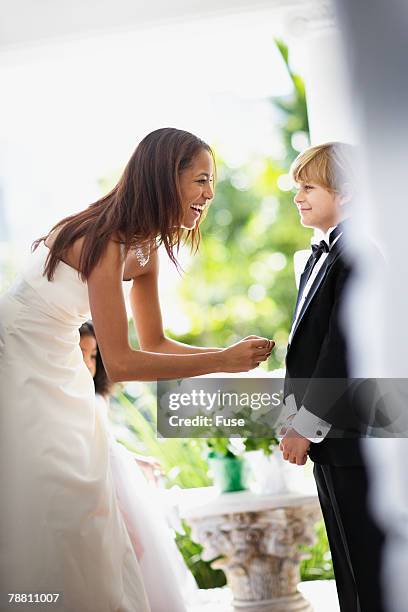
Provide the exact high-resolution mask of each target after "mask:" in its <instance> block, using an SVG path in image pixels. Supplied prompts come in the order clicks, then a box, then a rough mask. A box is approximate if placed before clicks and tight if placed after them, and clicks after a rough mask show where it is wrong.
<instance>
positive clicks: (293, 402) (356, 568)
mask: <svg viewBox="0 0 408 612" xmlns="http://www.w3.org/2000/svg"><path fill="white" fill-rule="evenodd" d="M352 156H353V153H352V147H351V146H350V145H346V144H343V143H339V142H332V143H326V144H322V145H318V146H315V147H311V148H309V149H307V150H306V151H304V152H303V153H301V154H300V155H299V156H298V157H297V158H296V160H295V161H294V163H293V165H292V169H291V171H292V176H293V178H294V180H295V182H296V184H297V185H298V189H297V193H296V196H295V204H296V206H297V208H298V211H299V215H300V220H301V223H302V225H303V226H305V227H311V228H314V229H316V230H320V232H322V234H323V240H322V241H321V242H320V244H319V245H318V246H316V245H314V246H313V254H312V255H311V257H310V258H309V260H308V262H307V264H306V267H305V270H304V272H303V274H302V276H301V279H300V285H299V294H298V299H297V303H296V308H295V314H294V318H293V324H292V329H291V333H290V336H289V344H288V349H287V355H286V379H285V398H286V399H285V402H286V405H287V406H293V409H294V410H293V414H292V415H291V417H289V419H288V423H287V425H286V433H285V435H284V438H283V439H282V442H281V446H280V447H281V450H282V452H283V456H284V458H285V459H286V460H288V461H290V462H291V463H297V464H298V465H303V464H304V463H305V462H306V460H307V454H309V456H310V458H311V459H312V461H313V462H314V476H315V480H316V484H317V490H318V494H319V500H320V504H321V507H322V512H323V517H324V521H325V524H326V530H327V535H328V538H329V543H330V549H331V554H332V559H333V568H334V573H335V578H336V585H337V592H338V597H339V602H340V609H341V611H342V612H382V611H383V607H382V602H381V592H380V551H381V545H382V540H383V536H382V534H381V533H380V531H379V530H378V528H377V526H376V525H375V524H374V522H373V521H372V519H371V517H370V512H369V508H368V502H367V475H366V470H365V467H364V464H363V459H362V456H361V453H360V448H359V440H358V439H357V437H356V435H355V432H356V431H358V422H357V419H356V417H355V412H353V409H352V406H351V403H350V400H349V397H348V395H347V393H344V391H345V389H346V387H347V378H348V376H349V367H348V359H347V344H346V338H345V335H344V333H343V330H342V328H341V322H340V318H341V307H342V302H343V299H344V295H345V290H346V285H347V282H348V280H349V277H350V272H351V269H350V265H349V262H348V261H347V260H346V259H345V257H344V249H345V245H344V242H343V231H344V227H345V226H347V221H346V218H347V216H348V208H349V207H350V200H351V192H352V182H353V181H352V176H353V162H352ZM325 379H326V383H325ZM333 379H336V380H333ZM353 433H354V437H353V436H352V434H353ZM339 437H340V438H341V439H339Z"/></svg>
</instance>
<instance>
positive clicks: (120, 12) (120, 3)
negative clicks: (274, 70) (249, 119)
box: [0, 0, 310, 50]
mask: <svg viewBox="0 0 408 612" xmlns="http://www.w3.org/2000/svg"><path fill="white" fill-rule="evenodd" d="M308 2H310V0H205V2H204V1H203V0H150V1H149V0H2V2H1V5H0V50H7V49H8V50H10V48H13V47H16V46H17V47H20V46H27V45H32V44H37V43H41V42H51V41H52V40H53V39H54V40H55V39H61V38H65V39H67V38H68V39H69V38H77V37H82V36H87V35H90V34H95V33H99V32H100V33H107V32H112V31H114V30H120V29H134V28H135V27H136V28H137V27H144V26H146V25H151V24H155V25H159V24H161V23H163V24H165V23H169V22H171V21H180V20H183V19H186V20H189V19H190V20H191V19H192V18H193V19H194V20H197V19H199V18H200V17H208V16H214V15H222V14H228V13H236V12H244V11H251V12H254V11H256V10H259V11H269V10H274V9H288V8H292V7H293V6H301V5H303V7H304V5H305V4H307V3H308Z"/></svg>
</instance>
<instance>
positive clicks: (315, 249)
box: [312, 240, 330, 262]
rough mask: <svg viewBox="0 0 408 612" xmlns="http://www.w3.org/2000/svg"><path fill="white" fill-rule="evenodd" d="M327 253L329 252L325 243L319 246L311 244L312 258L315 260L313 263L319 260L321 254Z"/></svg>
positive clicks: (320, 243) (322, 242)
mask: <svg viewBox="0 0 408 612" xmlns="http://www.w3.org/2000/svg"><path fill="white" fill-rule="evenodd" d="M329 251H330V247H329V245H328V244H327V242H325V241H324V240H322V241H321V242H319V244H312V257H313V259H314V260H315V262H316V261H317V260H318V259H320V256H321V255H322V254H323V253H328V252H329Z"/></svg>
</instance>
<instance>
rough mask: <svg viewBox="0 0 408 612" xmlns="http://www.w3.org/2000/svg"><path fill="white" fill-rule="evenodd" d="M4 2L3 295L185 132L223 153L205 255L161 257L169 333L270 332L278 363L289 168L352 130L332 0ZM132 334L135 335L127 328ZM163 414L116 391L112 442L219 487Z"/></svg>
mask: <svg viewBox="0 0 408 612" xmlns="http://www.w3.org/2000/svg"><path fill="white" fill-rule="evenodd" d="M2 11H5V12H6V17H5V18H4V19H3V20H2V22H3V26H2V31H1V40H0V75H1V82H2V85H3V88H2V96H1V99H0V288H1V290H2V291H4V290H5V289H6V288H7V287H8V286H9V285H10V283H11V282H12V281H13V279H14V277H15V275H16V274H17V273H18V272H19V270H20V269H21V267H22V266H23V265H24V263H25V261H26V260H27V258H28V257H29V254H30V244H31V242H32V241H33V240H34V239H35V238H37V237H38V236H40V235H43V234H44V233H46V232H47V231H48V230H49V229H50V228H51V226H52V225H53V224H54V223H55V222H56V221H58V220H59V219H61V218H62V217H64V216H65V215H67V214H69V213H73V212H75V211H79V210H81V209H83V208H84V207H86V206H87V205H88V204H90V203H91V202H93V201H95V200H96V199H98V198H99V197H100V196H101V195H102V194H103V193H105V192H106V191H107V190H108V189H109V188H110V187H111V186H112V184H113V183H114V182H115V181H116V179H117V178H118V176H119V174H120V173H121V170H122V169H123V167H124V165H125V163H126V161H127V159H128V158H129V156H130V155H131V153H132V151H133V150H134V148H135V147H136V145H137V143H138V142H139V140H140V139H141V138H142V137H143V136H144V135H146V134H147V133H148V132H150V131H151V130H153V129H157V128H159V127H164V126H173V127H177V128H181V129H186V130H189V131H192V132H194V133H196V134H197V135H198V136H199V137H201V138H202V139H204V140H206V141H207V142H208V143H209V144H210V145H211V146H212V147H213V148H214V151H215V154H216V158H217V166H218V169H217V174H218V179H217V185H216V196H215V199H214V201H213V203H212V205H211V207H210V210H209V213H208V216H207V218H206V220H205V222H204V223H203V224H202V226H201V229H202V242H201V247H200V251H199V253H198V254H196V255H195V256H191V254H190V253H189V252H188V251H185V252H183V253H182V254H181V263H182V266H183V268H184V274H183V275H182V276H181V277H180V276H179V275H178V274H177V272H176V270H175V269H174V267H172V266H171V264H170V263H169V262H168V261H167V260H166V258H165V257H162V263H161V278H160V284H161V301H162V309H163V314H164V320H165V326H166V330H167V333H168V335H169V336H171V337H173V338H176V339H178V340H181V341H183V342H187V343H194V344H203V345H212V346H214V345H215V346H225V345H227V344H229V343H231V342H233V341H235V340H237V339H239V338H242V337H244V336H246V335H249V334H259V335H265V336H268V337H273V338H274V339H275V342H276V349H275V351H274V353H273V357H272V358H271V359H270V360H269V364H268V366H266V367H267V368H269V369H270V370H277V369H281V368H282V367H283V364H284V356H285V351H286V343H287V337H288V334H289V328H290V323H291V318H292V310H293V306H294V301H295V296H296V285H295V270H294V259H293V256H294V253H295V252H297V251H302V250H304V249H308V248H309V247H310V240H311V238H312V235H311V232H310V231H309V230H306V229H304V228H302V227H301V226H300V224H299V220H298V214H297V212H296V208H295V207H294V205H293V203H292V200H293V191H292V185H291V182H290V180H289V176H288V169H289V166H290V164H291V162H292V160H293V159H294V157H295V156H296V155H297V154H298V152H299V151H301V150H303V149H304V148H305V147H307V146H308V145H309V144H310V143H312V144H315V143H317V142H321V141H325V140H335V139H342V140H348V141H352V142H353V141H354V140H355V130H354V127H353V124H352V120H351V118H350V113H349V112H348V106H347V101H346V100H345V99H344V98H343V96H342V88H341V86H339V83H342V82H343V80H344V69H343V66H342V63H341V60H340V57H339V53H338V32H337V29H336V26H335V22H334V19H333V14H332V8H331V5H330V4H329V3H328V2H324V1H317V0H316V1H310V2H309V1H308V0H305V1H300V0H298V1H296V0H293V1H284V0H281V1H278V0H274V1H273V0H270V1H268V2H266V1H265V2H262V1H261V2H252V3H248V2H243V1H240V0H234V1H233V0H231V1H230V2H224V3H223V9H222V11H220V9H219V8H218V7H217V3H216V2H212V1H209V2H207V3H206V6H205V7H203V6H201V5H200V6H199V3H198V2H187V1H185V2H183V1H182V0H177V1H173V2H172V3H166V2H165V0H160V1H159V0H157V1H156V2H154V3H150V5H149V6H148V5H147V4H146V3H143V2H131V1H130V0H121V1H120V2H115V3H104V4H103V5H102V6H101V5H100V3H98V2H96V0H95V1H91V0H88V1H87V2H79V0H78V1H75V2H73V1H71V2H69V3H68V2H65V3H59V4H58V6H57V5H56V4H55V3H53V2H49V1H42V2H41V3H38V2H34V1H30V0H18V1H14V2H12V0H6V1H5V2H4V3H3V4H2ZM130 334H131V337H132V342H134V343H135V345H136V338H135V335H134V329H133V325H132V323H131V322H130ZM155 407H156V406H155V393H154V387H153V386H152V385H147V384H140V383H132V384H131V385H128V386H126V387H123V388H120V389H118V390H117V392H116V394H115V398H114V399H113V401H112V415H111V416H112V421H113V423H114V426H115V431H116V433H117V436H118V438H119V439H120V440H121V441H122V442H123V443H124V444H126V446H127V447H128V448H130V449H131V450H135V451H137V452H138V453H141V454H145V455H149V456H154V457H155V458H157V459H158V460H159V461H160V463H161V465H162V467H163V474H164V476H163V477H164V485H165V486H166V487H168V488H171V487H181V488H190V487H200V486H207V485H210V484H211V482H212V480H211V476H210V474H209V473H208V463H207V446H206V444H205V441H204V440H177V439H174V440H163V439H157V437H156V432H155ZM185 529H186V533H185V534H184V535H183V534H179V535H178V536H177V539H178V544H179V547H180V550H181V551H182V553H183V555H184V558H185V559H186V562H187V564H188V565H189V567H190V568H191V569H192V571H193V573H194V575H195V577H196V579H197V581H198V583H199V585H200V586H201V587H203V588H210V587H214V586H222V585H223V584H224V582H225V579H224V576H223V573H222V572H221V571H220V570H217V571H214V570H212V569H211V568H210V566H209V564H208V563H206V562H204V561H202V560H201V557H200V552H201V548H200V546H198V545H197V544H195V543H194V542H192V541H191V539H190V537H189V530H188V527H187V526H185ZM317 535H318V539H317V544H316V546H315V547H314V548H313V549H312V550H310V551H309V557H310V558H309V559H308V560H307V561H305V562H303V564H302V579H304V580H310V579H314V578H320V579H321V578H331V577H332V568H331V562H330V554H329V552H328V546H327V541H326V536H325V533H324V527H323V526H322V524H320V525H319V526H318V529H317Z"/></svg>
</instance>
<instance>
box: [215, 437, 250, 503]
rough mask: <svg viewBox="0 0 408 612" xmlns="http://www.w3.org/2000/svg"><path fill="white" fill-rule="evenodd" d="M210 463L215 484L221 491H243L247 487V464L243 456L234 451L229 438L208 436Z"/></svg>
mask: <svg viewBox="0 0 408 612" xmlns="http://www.w3.org/2000/svg"><path fill="white" fill-rule="evenodd" d="M206 442H207V447H208V464H209V466H210V469H211V472H212V475H213V478H214V484H215V486H216V487H217V489H218V490H219V492H220V493H232V492H234V491H243V490H245V489H246V488H247V487H246V466H245V461H244V458H243V457H242V456H240V455H239V454H236V452H234V450H233V447H232V445H231V443H230V440H229V439H228V438H207V439H206Z"/></svg>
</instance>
